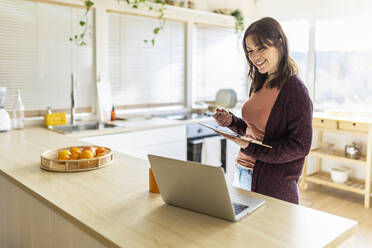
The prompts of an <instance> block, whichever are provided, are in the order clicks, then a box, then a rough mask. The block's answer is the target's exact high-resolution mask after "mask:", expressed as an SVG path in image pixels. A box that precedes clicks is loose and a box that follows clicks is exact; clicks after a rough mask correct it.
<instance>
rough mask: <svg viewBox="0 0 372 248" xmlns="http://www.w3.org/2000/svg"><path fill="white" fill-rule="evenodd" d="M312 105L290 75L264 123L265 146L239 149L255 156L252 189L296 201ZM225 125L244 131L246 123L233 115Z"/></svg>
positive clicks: (309, 136) (238, 131) (234, 129)
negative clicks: (230, 120) (269, 146)
mask: <svg viewBox="0 0 372 248" xmlns="http://www.w3.org/2000/svg"><path fill="white" fill-rule="evenodd" d="M312 113H313V105H312V102H311V99H310V97H309V93H308V91H307V89H306V87H305V85H304V84H303V82H302V81H301V80H300V79H299V78H298V76H296V75H294V76H291V77H290V78H289V79H288V80H287V82H286V83H285V84H284V85H283V87H282V89H281V90H280V92H279V95H278V97H277V99H276V101H275V104H274V106H273V108H272V110H271V113H270V116H269V119H268V121H267V124H266V129H265V136H264V139H263V143H264V144H268V145H271V146H272V147H273V148H272V149H269V148H265V147H262V146H259V145H256V144H252V143H251V144H249V146H248V147H247V148H246V149H241V151H242V152H243V153H245V154H247V155H249V156H251V157H252V158H254V159H256V163H255V166H254V170H253V180H252V191H254V192H257V193H260V194H264V195H268V196H271V197H275V198H278V199H281V200H284V201H288V202H292V203H296V204H298V202H299V194H298V189H297V183H298V180H299V178H300V176H301V173H302V167H303V165H304V161H305V156H306V155H307V154H308V153H309V150H310V146H311V139H312V131H313V129H312ZM229 128H230V129H231V130H233V131H234V132H236V133H239V134H241V135H245V130H246V128H247V124H246V123H245V122H244V121H243V120H242V119H241V118H238V117H236V116H235V115H233V122H232V123H231V124H230V126H229Z"/></svg>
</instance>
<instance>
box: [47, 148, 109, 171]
mask: <svg viewBox="0 0 372 248" xmlns="http://www.w3.org/2000/svg"><path fill="white" fill-rule="evenodd" d="M75 147H79V148H81V149H83V148H86V147H88V146H75ZM91 147H93V149H94V150H96V149H97V148H98V146H91ZM70 148H72V147H64V148H59V149H52V150H48V151H45V152H43V153H41V155H40V157H41V165H40V168H42V169H44V170H48V171H60V172H74V171H87V170H95V169H99V168H102V167H105V166H107V165H109V164H111V163H112V161H113V152H112V151H111V149H110V148H107V147H104V148H105V150H106V151H107V152H106V154H105V155H103V156H101V157H94V158H89V159H77V160H59V159H58V152H59V151H60V150H70Z"/></svg>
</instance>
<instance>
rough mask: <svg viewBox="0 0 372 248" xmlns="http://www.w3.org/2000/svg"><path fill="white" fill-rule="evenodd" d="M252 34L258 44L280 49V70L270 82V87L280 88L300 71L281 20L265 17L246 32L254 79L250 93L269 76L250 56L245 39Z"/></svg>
mask: <svg viewBox="0 0 372 248" xmlns="http://www.w3.org/2000/svg"><path fill="white" fill-rule="evenodd" d="M248 36H252V38H253V41H254V42H255V43H256V45H262V46H274V47H276V48H277V49H278V50H279V65H278V71H277V73H276V75H275V76H274V78H273V79H271V80H270V82H268V87H269V88H274V87H276V88H278V89H280V88H281V87H282V86H283V85H284V84H285V82H286V81H287V80H288V78H289V77H290V76H292V75H294V74H297V73H298V67H297V65H296V62H295V61H294V60H293V59H292V58H291V57H290V56H289V49H288V40H287V37H286V35H285V34H284V32H283V29H282V27H281V26H280V24H279V22H278V21H276V20H275V19H274V18H271V17H264V18H261V19H260V20H258V21H255V22H253V23H252V24H251V25H249V27H248V28H247V30H246V31H245V33H244V38H243V49H244V53H245V56H246V58H247V61H248V64H249V72H248V77H249V78H251V79H252V86H251V90H250V94H251V93H252V92H256V91H258V90H260V89H261V88H262V86H263V85H264V83H265V81H266V80H267V78H268V76H269V75H268V74H267V73H265V74H261V73H260V72H259V71H258V69H257V68H256V67H255V66H254V65H253V63H252V62H251V60H250V59H249V56H248V50H247V47H246V44H245V40H246V38H247V37H248Z"/></svg>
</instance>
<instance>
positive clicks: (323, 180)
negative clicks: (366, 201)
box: [305, 172, 365, 195]
mask: <svg viewBox="0 0 372 248" xmlns="http://www.w3.org/2000/svg"><path fill="white" fill-rule="evenodd" d="M305 181H306V182H312V183H316V184H321V185H326V186H329V187H333V188H337V189H342V190H346V191H350V192H354V193H358V194H361V195H364V193H365V182H364V180H358V179H349V180H348V181H346V182H345V183H335V182H333V181H332V179H331V176H330V174H329V173H326V172H320V173H319V172H317V173H314V174H311V175H307V176H306V177H305Z"/></svg>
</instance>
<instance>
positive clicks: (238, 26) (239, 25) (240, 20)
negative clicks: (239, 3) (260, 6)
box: [231, 9, 244, 33]
mask: <svg viewBox="0 0 372 248" xmlns="http://www.w3.org/2000/svg"><path fill="white" fill-rule="evenodd" d="M231 15H232V16H233V17H235V32H236V33H238V32H240V33H241V32H243V31H244V16H243V13H242V12H241V11H240V10H239V9H236V10H234V11H233V12H232V13H231Z"/></svg>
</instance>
